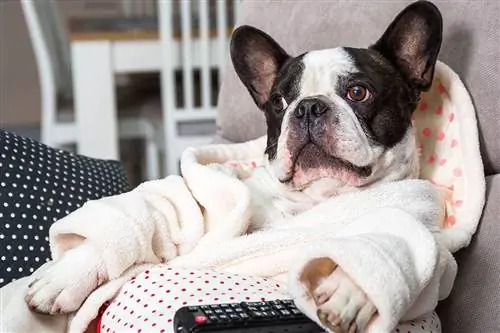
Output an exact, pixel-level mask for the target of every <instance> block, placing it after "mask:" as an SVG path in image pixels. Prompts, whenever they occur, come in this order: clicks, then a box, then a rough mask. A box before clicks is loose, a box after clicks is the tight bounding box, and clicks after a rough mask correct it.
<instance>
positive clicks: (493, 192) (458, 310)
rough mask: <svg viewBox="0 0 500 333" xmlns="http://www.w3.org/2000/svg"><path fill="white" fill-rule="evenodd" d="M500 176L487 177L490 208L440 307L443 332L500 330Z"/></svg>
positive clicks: (459, 257) (460, 258) (461, 254)
mask: <svg viewBox="0 0 500 333" xmlns="http://www.w3.org/2000/svg"><path fill="white" fill-rule="evenodd" d="M499 202H500V174H496V175H492V176H489V177H486V205H485V208H484V212H483V216H482V218H481V222H480V225H479V228H478V231H477V232H476V235H475V236H474V238H473V240H472V242H471V244H470V246H469V247H468V248H465V249H463V250H461V251H459V252H458V253H457V254H456V258H457V262H458V267H459V268H458V275H457V278H456V281H455V285H454V287H453V290H452V292H451V294H450V296H449V297H448V298H447V299H446V300H445V301H443V302H442V303H441V304H440V305H439V307H438V314H439V317H440V319H441V321H442V327H443V332H461V333H475V332H497V331H498V328H499V327H500V316H498V311H497V310H498V304H500V288H499V286H500V266H499V265H498V263H499V262H500V246H499V244H500V205H499V204H498V203H499Z"/></svg>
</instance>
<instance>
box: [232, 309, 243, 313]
mask: <svg viewBox="0 0 500 333" xmlns="http://www.w3.org/2000/svg"><path fill="white" fill-rule="evenodd" d="M234 311H235V312H236V313H241V312H245V311H244V310H243V309H242V308H234Z"/></svg>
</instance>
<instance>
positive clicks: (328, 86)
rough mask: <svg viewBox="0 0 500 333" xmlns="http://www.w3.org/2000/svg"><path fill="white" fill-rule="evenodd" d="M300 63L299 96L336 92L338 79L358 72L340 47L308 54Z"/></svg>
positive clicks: (349, 57)
mask: <svg viewBox="0 0 500 333" xmlns="http://www.w3.org/2000/svg"><path fill="white" fill-rule="evenodd" d="M302 61H303V63H304V71H303V73H302V77H301V80H300V90H301V96H313V95H328V94H329V93H331V92H334V91H336V89H335V88H336V85H337V84H338V82H339V78H340V77H342V76H346V75H349V74H351V73H354V72H358V71H359V69H357V68H356V65H355V63H354V61H353V58H352V57H351V56H350V54H349V53H348V52H347V51H346V50H345V49H344V48H340V47H339V48H334V49H326V50H318V51H312V52H308V53H306V54H305V55H304V57H303V59H302Z"/></svg>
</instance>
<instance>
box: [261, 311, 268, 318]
mask: <svg viewBox="0 0 500 333" xmlns="http://www.w3.org/2000/svg"><path fill="white" fill-rule="evenodd" d="M261 313H262V317H269V313H268V312H267V311H262V312H261Z"/></svg>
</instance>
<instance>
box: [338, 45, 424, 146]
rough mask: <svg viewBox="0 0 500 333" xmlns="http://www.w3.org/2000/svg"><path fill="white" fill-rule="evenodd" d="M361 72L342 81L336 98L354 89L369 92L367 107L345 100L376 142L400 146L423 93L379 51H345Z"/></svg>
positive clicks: (365, 104) (346, 49) (341, 78)
mask: <svg viewBox="0 0 500 333" xmlns="http://www.w3.org/2000/svg"><path fill="white" fill-rule="evenodd" d="M344 50H345V51H346V52H348V53H349V55H350V56H351V58H352V59H353V61H354V64H355V66H356V67H357V69H358V71H359V72H358V73H354V74H351V75H349V76H344V77H340V78H339V84H338V86H337V88H336V89H337V94H338V95H339V96H346V94H347V89H348V88H349V87H351V86H354V85H362V86H364V87H366V88H368V89H369V90H370V92H371V94H372V98H371V100H370V101H369V102H367V103H356V102H352V101H350V100H349V99H347V98H346V101H347V102H348V103H349V105H350V106H351V108H352V109H353V111H354V113H355V114H356V116H357V117H358V119H359V121H360V123H361V126H362V127H363V128H364V130H365V132H366V133H367V135H368V137H369V138H371V139H372V140H373V142H375V143H377V144H379V145H382V146H384V147H386V148H391V147H392V146H394V145H395V144H397V143H398V142H399V141H401V139H402V138H403V136H404V135H405V134H406V132H407V130H408V127H409V126H410V124H411V114H412V113H413V111H414V110H415V108H416V106H417V103H418V99H419V96H420V91H419V90H418V89H417V88H414V87H412V86H411V85H410V84H409V83H408V81H407V80H405V79H404V77H403V76H402V75H401V73H400V72H399V71H398V70H397V69H396V68H395V67H394V66H393V65H392V64H391V63H389V61H387V60H386V59H384V58H383V57H382V56H381V55H380V54H379V53H378V52H377V51H374V50H369V49H354V48H344Z"/></svg>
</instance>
